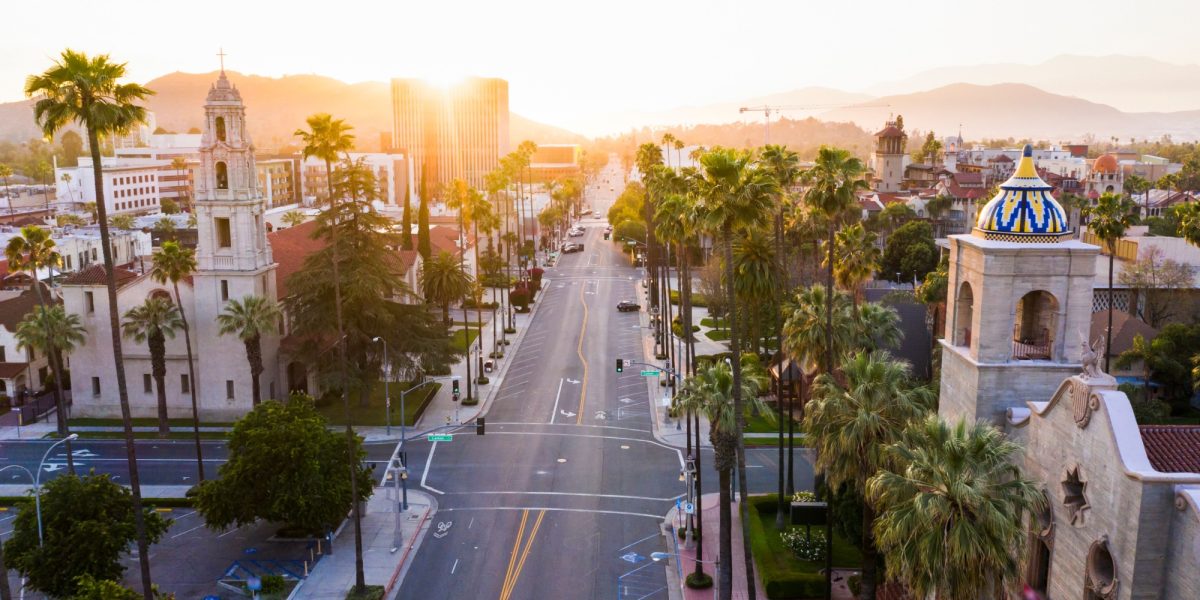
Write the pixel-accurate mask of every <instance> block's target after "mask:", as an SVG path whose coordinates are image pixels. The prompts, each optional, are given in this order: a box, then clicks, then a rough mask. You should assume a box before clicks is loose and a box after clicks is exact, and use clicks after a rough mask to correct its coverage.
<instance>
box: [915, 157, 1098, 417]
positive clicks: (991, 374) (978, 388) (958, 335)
mask: <svg viewBox="0 0 1200 600" xmlns="http://www.w3.org/2000/svg"><path fill="white" fill-rule="evenodd" d="M1022 154H1023V156H1022V157H1021V160H1020V162H1019V163H1018V165H1017V168H1016V171H1015V172H1014V173H1013V176H1012V177H1011V178H1009V180H1008V181H1006V182H1005V183H1004V184H1002V185H1001V186H1000V192H999V193H998V194H996V197H994V198H992V199H991V201H989V202H988V203H987V204H986V205H984V207H983V209H982V210H981V211H980V213H979V219H978V222H977V223H976V226H975V228H974V231H972V232H971V233H970V234H961V235H952V236H950V240H949V241H950V265H949V272H948V275H949V277H948V282H947V284H948V285H947V295H948V298H947V303H946V306H947V317H946V332H945V337H944V338H943V339H942V341H941V344H942V381H941V399H940V406H939V409H938V412H939V413H940V414H942V415H943V416H946V417H949V418H951V419H958V418H966V419H967V420H968V421H974V420H978V419H983V420H988V421H992V422H995V423H997V424H999V423H1000V421H1001V419H1003V418H1004V415H1005V412H1006V411H1007V409H1009V408H1014V407H1016V408H1020V407H1024V406H1025V401H1027V400H1042V399H1045V398H1049V397H1051V396H1052V395H1054V392H1055V390H1056V389H1057V388H1058V386H1059V384H1061V383H1062V381H1063V380H1064V379H1066V378H1067V377H1070V376H1072V375H1076V374H1078V373H1079V371H1080V369H1081V364H1080V360H1081V356H1082V353H1083V344H1084V343H1089V344H1090V343H1091V342H1092V341H1091V340H1087V338H1086V336H1088V335H1089V332H1090V329H1091V316H1092V284H1093V281H1094V278H1095V271H1096V255H1097V254H1098V252H1099V250H1100V249H1099V248H1097V247H1096V246H1093V245H1091V244H1085V243H1083V242H1081V241H1079V240H1075V239H1072V238H1071V229H1070V227H1069V226H1068V223H1067V218H1066V213H1065V212H1064V211H1063V208H1062V206H1060V205H1059V204H1058V202H1057V201H1056V200H1055V199H1054V198H1053V197H1052V196H1051V195H1050V190H1051V188H1050V186H1049V185H1047V184H1046V182H1044V181H1042V179H1041V177H1039V176H1038V174H1037V170H1036V169H1035V168H1034V164H1033V149H1032V148H1031V147H1030V146H1028V145H1027V146H1025V149H1024V152H1023V153H1022Z"/></svg>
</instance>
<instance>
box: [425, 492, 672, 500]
mask: <svg viewBox="0 0 1200 600" xmlns="http://www.w3.org/2000/svg"><path fill="white" fill-rule="evenodd" d="M477 494H500V495H507V496H526V495H529V496H586V497H589V498H612V499H614V500H646V501H649V502H674V501H675V499H676V498H682V497H683V496H684V495H683V494H679V495H677V496H671V497H670V498H653V497H650V496H624V495H621V494H592V493H587V492H520V491H511V492H509V491H500V490H496V491H486V492H450V493H449V494H447V496H473V495H477Z"/></svg>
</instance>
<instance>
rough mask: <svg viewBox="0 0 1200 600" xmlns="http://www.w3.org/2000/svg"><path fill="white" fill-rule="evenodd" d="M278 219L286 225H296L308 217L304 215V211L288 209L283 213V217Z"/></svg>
mask: <svg viewBox="0 0 1200 600" xmlns="http://www.w3.org/2000/svg"><path fill="white" fill-rule="evenodd" d="M280 220H281V221H283V224H284V225H287V226H288V227H297V226H300V225H303V224H304V222H305V221H307V220H308V217H306V216H304V213H302V212H300V211H298V210H289V211H287V212H285V213H283V217H281V218H280Z"/></svg>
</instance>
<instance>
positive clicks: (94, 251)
mask: <svg viewBox="0 0 1200 600" xmlns="http://www.w3.org/2000/svg"><path fill="white" fill-rule="evenodd" d="M92 260H96V249H95V248H92Z"/></svg>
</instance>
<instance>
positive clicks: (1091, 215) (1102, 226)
mask: <svg viewBox="0 0 1200 600" xmlns="http://www.w3.org/2000/svg"><path fill="white" fill-rule="evenodd" d="M1134 209H1135V208H1134V206H1133V202H1131V201H1130V200H1129V199H1128V198H1125V197H1123V196H1117V195H1114V194H1109V193H1106V194H1103V195H1101V196H1100V198H1099V199H1098V200H1097V201H1096V205H1095V206H1091V207H1088V208H1087V209H1086V210H1085V211H1084V216H1085V217H1087V220H1088V225H1087V227H1088V231H1090V232H1091V233H1092V234H1093V235H1095V236H1096V237H1097V238H1099V240H1100V243H1101V244H1103V245H1104V250H1105V252H1106V253H1107V254H1108V329H1107V330H1106V331H1105V333H1104V336H1105V342H1104V370H1105V371H1108V362H1109V358H1110V357H1111V356H1112V316H1113V263H1114V261H1115V260H1116V254H1117V240H1119V239H1121V238H1122V237H1124V236H1125V228H1127V227H1129V226H1130V225H1132V224H1133V211H1134ZM1186 218H1187V217H1184V220H1186ZM1184 237H1185V238H1186V237H1187V234H1186V231H1185V234H1184ZM1189 241H1191V240H1190V239H1189Z"/></svg>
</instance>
